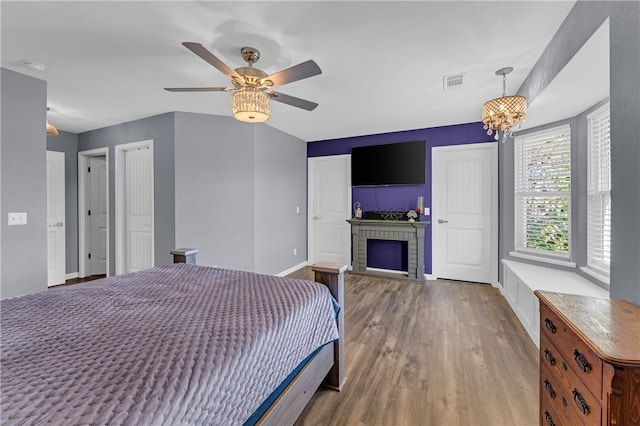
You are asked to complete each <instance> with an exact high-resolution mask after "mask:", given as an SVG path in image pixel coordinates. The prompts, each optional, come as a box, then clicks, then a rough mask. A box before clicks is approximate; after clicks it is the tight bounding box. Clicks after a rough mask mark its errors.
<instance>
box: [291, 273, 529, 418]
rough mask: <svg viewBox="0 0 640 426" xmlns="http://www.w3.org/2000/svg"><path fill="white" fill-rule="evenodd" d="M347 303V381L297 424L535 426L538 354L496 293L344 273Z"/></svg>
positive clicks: (318, 397) (324, 394) (324, 393)
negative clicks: (341, 388)
mask: <svg viewBox="0 0 640 426" xmlns="http://www.w3.org/2000/svg"><path fill="white" fill-rule="evenodd" d="M290 276H291V277H295V278H311V277H312V272H311V270H310V268H303V269H301V270H300V271H296V272H295V273H294V274H291V275H290ZM345 305H346V306H345V330H346V338H345V347H346V367H345V368H346V376H347V383H346V385H345V386H344V388H343V390H342V392H335V391H332V390H328V389H320V390H319V391H318V392H316V394H315V395H314V397H313V399H312V400H311V401H310V402H309V405H308V406H307V407H306V409H305V411H304V412H303V413H302V415H301V416H300V418H299V419H298V421H297V423H296V425H297V426H302V425H332V426H334V425H384V426H403V425H408V426H412V425H416V426H417V425H478V426H485V425H486V426H489V425H538V350H537V348H536V347H535V345H534V344H533V342H532V341H531V339H530V338H529V336H528V334H527V333H526V331H525V330H524V328H523V327H522V326H521V324H520V323H519V321H518V320H517V318H516V317H515V315H514V313H513V312H512V311H511V309H510V307H509V306H508V304H507V302H506V301H505V300H504V298H503V297H502V296H501V295H500V294H499V292H498V290H497V289H495V288H493V287H491V286H489V285H484V284H472V283H464V282H457V281H446V280H436V281H427V282H426V284H413V283H408V282H403V281H398V280H391V279H382V278H373V277H370V276H361V275H354V274H351V273H347V274H346V276H345Z"/></svg>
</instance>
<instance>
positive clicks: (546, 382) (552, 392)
mask: <svg viewBox="0 0 640 426" xmlns="http://www.w3.org/2000/svg"><path fill="white" fill-rule="evenodd" d="M544 387H545V388H546V389H547V392H549V396H550V397H551V398H555V397H556V391H555V390H553V386H551V383H549V380H547V379H544Z"/></svg>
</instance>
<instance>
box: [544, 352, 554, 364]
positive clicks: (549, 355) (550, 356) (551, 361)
mask: <svg viewBox="0 0 640 426" xmlns="http://www.w3.org/2000/svg"><path fill="white" fill-rule="evenodd" d="M544 357H545V358H546V359H547V361H549V365H552V366H553V365H556V359H555V358H554V357H553V354H552V353H551V352H550V351H549V349H545V350H544Z"/></svg>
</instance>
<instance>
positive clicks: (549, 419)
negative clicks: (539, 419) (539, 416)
mask: <svg viewBox="0 0 640 426" xmlns="http://www.w3.org/2000/svg"><path fill="white" fill-rule="evenodd" d="M544 418H545V419H547V423H548V424H549V426H556V424H555V423H554V422H553V417H551V414H549V411H548V410H544Z"/></svg>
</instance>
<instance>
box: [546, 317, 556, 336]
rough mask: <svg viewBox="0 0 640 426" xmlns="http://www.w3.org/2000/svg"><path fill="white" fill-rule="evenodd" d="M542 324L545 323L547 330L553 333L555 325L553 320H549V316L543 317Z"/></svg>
mask: <svg viewBox="0 0 640 426" xmlns="http://www.w3.org/2000/svg"><path fill="white" fill-rule="evenodd" d="M544 325H545V327H547V330H549V333H551V334H555V332H556V325H555V324H554V323H553V321H551V320H550V319H549V318H545V319H544Z"/></svg>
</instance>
